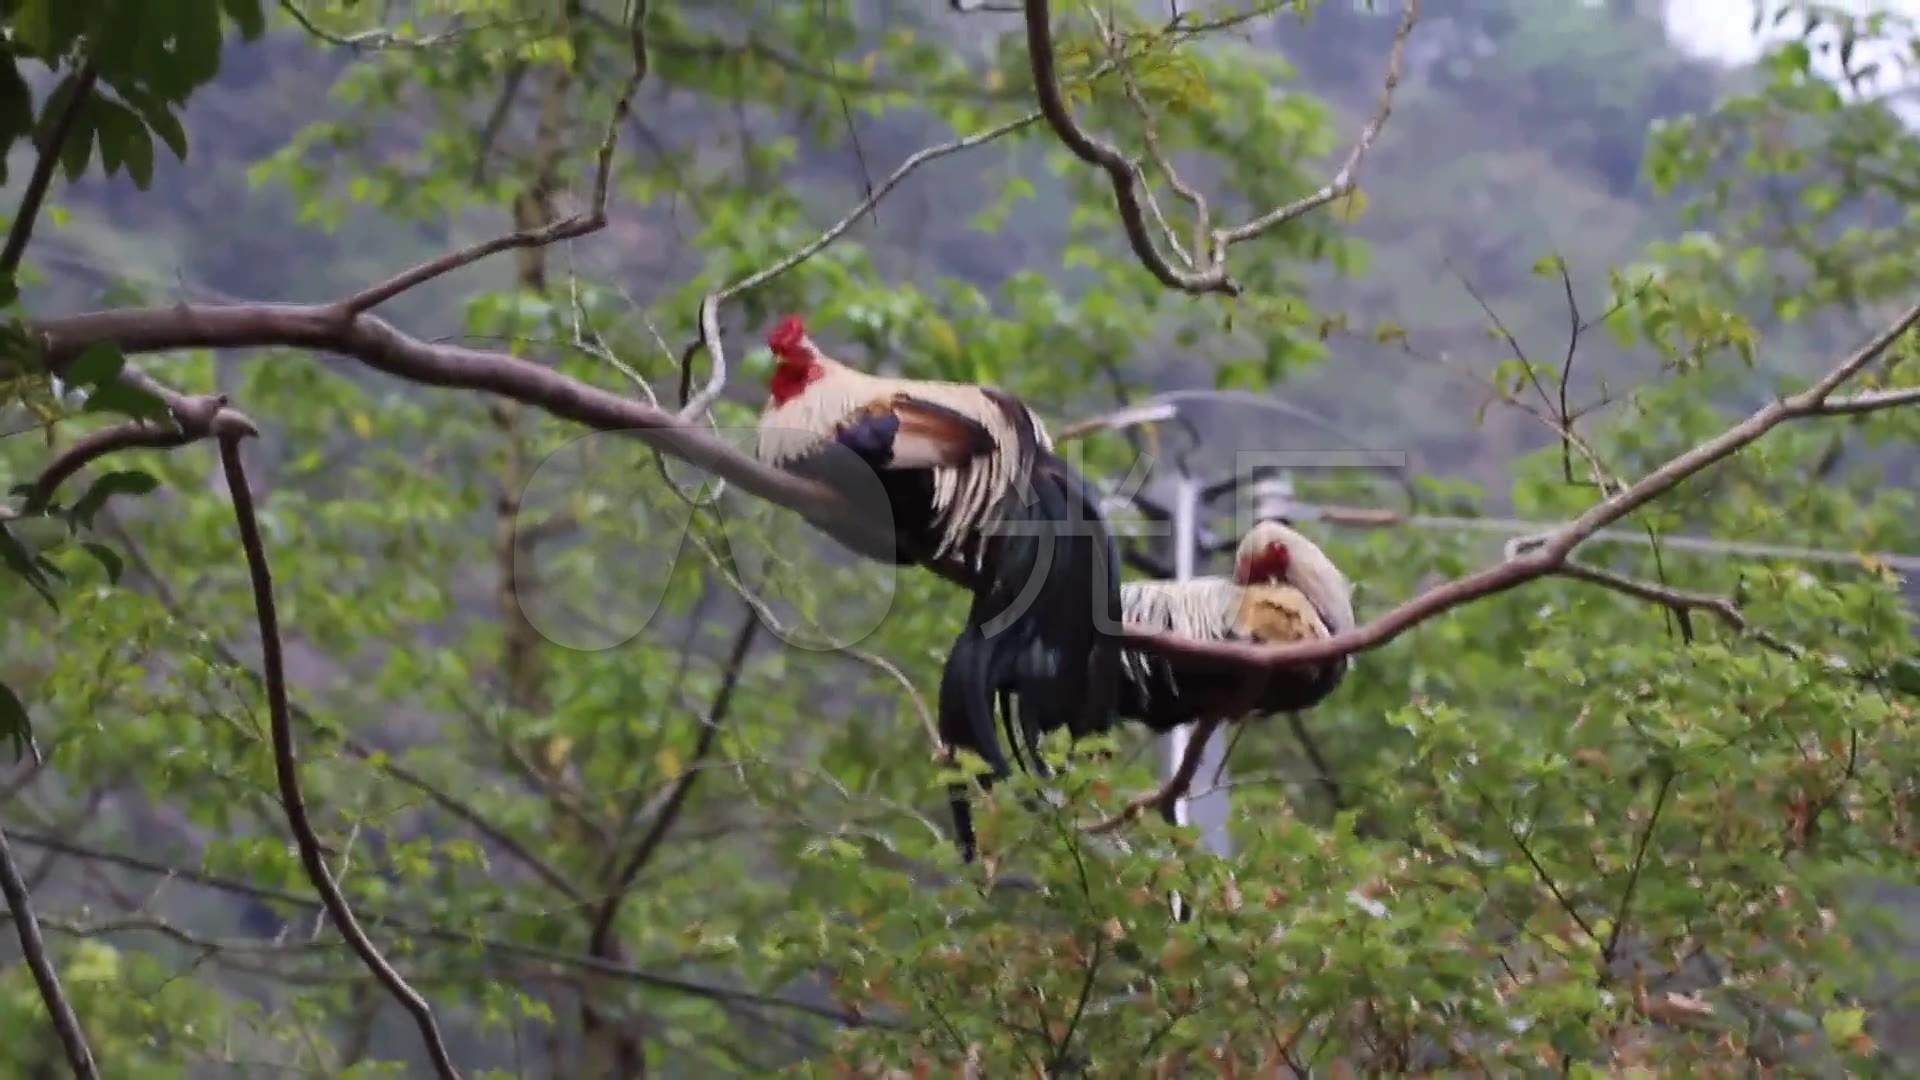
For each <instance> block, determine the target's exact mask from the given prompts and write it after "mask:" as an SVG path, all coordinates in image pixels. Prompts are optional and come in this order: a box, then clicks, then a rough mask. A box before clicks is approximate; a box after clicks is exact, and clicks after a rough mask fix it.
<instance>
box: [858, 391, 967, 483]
mask: <svg viewBox="0 0 1920 1080" xmlns="http://www.w3.org/2000/svg"><path fill="white" fill-rule="evenodd" d="M888 414H891V415H892V416H893V417H894V418H895V419H896V420H898V421H899V422H900V427H899V429H898V430H897V431H896V432H895V433H894V436H893V446H892V450H893V460H892V461H891V462H890V464H891V465H893V466H894V467H896V468H902V469H925V468H936V467H943V466H944V467H949V468H951V467H953V466H957V465H963V464H965V463H967V462H968V461H971V460H973V459H974V458H977V457H981V456H983V455H986V454H990V453H992V452H993V451H994V443H993V435H992V433H991V432H989V431H988V430H987V429H986V426H985V425H983V424H981V423H980V422H979V421H978V420H975V419H973V418H972V417H970V416H968V415H967V414H965V413H963V412H960V411H959V410H957V409H950V408H948V407H947V406H945V405H938V404H935V403H934V402H931V401H927V400H925V399H923V398H916V397H912V396H910V395H908V394H894V395H892V396H890V397H886V398H882V399H880V400H878V401H875V402H873V403H872V404H870V405H868V406H867V407H866V408H864V409H862V410H861V411H860V416H859V419H860V420H868V419H872V418H879V417H882V416H885V415H888Z"/></svg>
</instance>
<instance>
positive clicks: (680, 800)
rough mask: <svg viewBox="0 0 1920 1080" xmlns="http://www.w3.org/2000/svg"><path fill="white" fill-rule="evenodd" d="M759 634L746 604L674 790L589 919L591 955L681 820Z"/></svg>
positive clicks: (601, 948) (600, 948)
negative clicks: (718, 685) (604, 898)
mask: <svg viewBox="0 0 1920 1080" xmlns="http://www.w3.org/2000/svg"><path fill="white" fill-rule="evenodd" d="M759 630H760V613H759V611H757V610H756V609H754V608H753V607H752V606H751V605H748V606H747V617H746V621H745V622H743V623H742V624H741V626H740V632H739V633H738V634H736V635H734V639H733V651H732V652H731V653H730V654H728V656H727V664H726V667H725V669H724V670H723V671H722V672H721V675H720V688H719V689H718V690H716V691H715V692H714V696H713V708H711V709H709V710H708V711H707V715H705V716H703V717H701V718H700V734H699V735H698V736H697V737H695V739H694V745H693V755H692V757H691V758H690V759H689V760H688V761H687V764H686V765H685V766H684V767H683V768H682V770H681V772H680V775H679V776H677V777H675V778H674V781H673V786H672V787H671V788H669V789H668V791H667V794H666V798H665V799H663V800H662V801H661V804H660V809H659V810H658V811H656V812H655V814H654V816H653V823H652V825H650V826H649V827H648V829H647V832H646V834H645V835H644V836H642V837H641V838H640V842H639V843H637V844H635V845H634V848H633V852H632V854H630V855H628V856H627V861H626V864H625V865H624V866H622V867H621V868H620V873H619V875H618V876H617V877H616V878H615V880H614V884H613V888H612V889H611V890H610V891H609V892H608V894H607V898H606V900H605V901H604V902H603V903H602V904H601V905H600V910H599V912H598V913H596V914H595V916H594V920H593V932H592V933H591V934H589V935H588V939H587V952H588V954H589V955H592V956H606V955H608V953H609V950H608V948H607V946H608V943H609V940H608V939H609V938H610V937H611V935H612V933H613V924H614V922H615V920H616V919H618V918H619V915H620V905H621V904H622V903H624V902H625V900H626V898H627V891H628V890H629V889H631V888H633V883H634V881H635V880H636V879H638V878H639V876H640V872H641V871H642V870H644V869H646V866H647V863H648V862H649V861H650V860H652V858H653V855H654V853H655V852H656V851H658V850H659V849H660V843H661V841H663V840H665V839H666V837H667V833H668V832H669V831H670V830H671V829H672V828H673V825H674V822H675V821H676V820H677V819H678V818H679V816H680V809H681V807H682V806H684V805H685V804H686V800H687V796H688V795H689V794H690V793H691V792H692V791H693V785H694V783H695V782H696V781H697V780H698V779H699V777H700V774H701V772H702V770H701V769H700V768H699V766H700V764H701V762H703V761H705V760H706V757H707V755H708V754H709V753H711V752H712V751H713V744H714V743H715V742H716V741H718V738H719V735H720V725H721V724H722V723H723V722H725V720H726V717H727V710H728V708H729V707H731V706H732V704H733V692H734V690H735V688H737V687H738V686H739V685H740V673H741V671H742V670H744V669H745V667H746V662H747V653H748V651H749V650H751V649H752V648H753V640H754V637H755V635H756V634H758V633H759Z"/></svg>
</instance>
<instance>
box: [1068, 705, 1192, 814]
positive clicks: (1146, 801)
mask: <svg viewBox="0 0 1920 1080" xmlns="http://www.w3.org/2000/svg"><path fill="white" fill-rule="evenodd" d="M1220 724H1221V721H1220V719H1219V718H1218V717H1208V718H1206V719H1204V720H1199V721H1196V722H1195V723H1194V725H1193V734H1192V735H1190V736H1189V737H1188V741H1187V752H1186V753H1184V754H1182V755H1181V756H1180V764H1179V766H1178V767H1177V768H1175V769H1174V770H1173V775H1172V776H1169V777H1167V781H1166V783H1164V784H1161V785H1160V786H1159V787H1158V788H1157V789H1155V790H1153V791H1149V792H1146V793H1145V794H1142V795H1136V796H1134V797H1133V798H1132V799H1131V800H1129V801H1128V802H1127V805H1126V806H1125V807H1122V808H1121V810H1120V812H1119V813H1117V814H1115V815H1113V816H1112V817H1109V818H1106V819H1104V820H1102V821H1097V822H1094V823H1092V824H1088V825H1082V826H1080V831H1082V832H1085V833H1091V834H1095V835H1098V834H1100V833H1108V832H1112V831H1114V830H1115V829H1118V828H1119V827H1121V826H1122V825H1125V824H1126V823H1127V822H1129V821H1132V820H1133V819H1134V818H1136V817H1139V816H1140V812H1141V811H1143V810H1149V809H1156V808H1157V809H1163V810H1164V809H1165V808H1166V807H1168V806H1170V805H1172V804H1173V801H1174V800H1176V799H1178V798H1180V796H1181V794H1182V793H1183V792H1185V791H1187V790H1188V789H1189V788H1191V787H1192V786H1193V775H1194V773H1196V772H1198V771H1200V756H1201V754H1202V753H1203V752H1204V751H1205V749H1206V745H1207V740H1208V739H1211V738H1212V737H1213V732H1214V729H1216V728H1218V727H1219V726H1220Z"/></svg>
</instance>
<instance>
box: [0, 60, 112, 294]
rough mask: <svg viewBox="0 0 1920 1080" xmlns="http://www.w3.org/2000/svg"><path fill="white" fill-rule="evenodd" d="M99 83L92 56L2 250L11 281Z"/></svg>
mask: <svg viewBox="0 0 1920 1080" xmlns="http://www.w3.org/2000/svg"><path fill="white" fill-rule="evenodd" d="M99 80H100V71H99V69H98V68H96V67H94V64H93V59H92V58H91V57H89V58H87V59H86V60H85V61H83V62H82V63H81V64H80V70H79V72H78V74H76V75H75V76H74V81H73V94H72V96H71V97H69V98H67V101H66V106H65V107H64V108H62V109H61V110H60V115H59V116H57V117H55V118H54V121H53V128H52V129H51V130H50V131H48V132H47V140H46V142H44V143H42V144H41V146H40V157H39V158H38V159H37V160H35V161H34V163H33V173H32V175H30V176H28V177H27V190H26V191H25V192H23V193H22V194H21V196H20V207H19V209H17V210H15V211H14V214H13V225H12V226H10V227H9V228H8V229H7V243H6V246H5V247H4V248H0V278H11V277H13V275H14V274H15V273H16V272H17V271H18V270H19V269H20V260H21V258H22V257H23V256H25V255H26V253H27V241H29V240H31V239H33V226H34V222H35V221H36V220H38V218H39V217H40V204H41V203H43V202H45V201H46V199H47V189H48V188H50V187H52V186H53V173H54V170H55V169H57V168H59V166H60V150H61V148H62V147H63V146H65V145H66V142H67V136H68V135H70V134H72V132H73V123H74V121H75V120H76V119H78V118H79V116H80V110H81V109H83V108H85V107H86V104H87V99H89V98H91V97H92V96H93V87H94V84H95V83H97V82H99Z"/></svg>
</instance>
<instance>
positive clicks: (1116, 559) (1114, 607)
mask: <svg viewBox="0 0 1920 1080" xmlns="http://www.w3.org/2000/svg"><path fill="white" fill-rule="evenodd" d="M1029 480H1030V484H1029V487H1028V489H1027V490H1025V491H1016V492H1015V493H1014V494H1013V495H1012V496H1011V497H1009V498H1008V500H1007V502H1006V505H1005V507H1004V509H1003V512H1002V519H1001V525H1000V526H999V528H998V529H997V530H995V531H994V532H992V533H991V534H989V535H988V536H986V537H985V538H984V546H983V552H984V558H983V559H982V566H981V571H982V572H981V579H980V581H979V583H978V585H977V586H976V587H975V591H974V598H973V604H972V606H971V608H970V609H969V611H968V612H967V622H966V626H965V627H964V628H963V629H962V630H961V632H960V636H959V637H958V638H957V639H956V640H955V641H954V645H953V649H952V651H951V652H950V653H949V654H948V656H947V664H946V668H945V670H944V671H943V672H942V674H941V680H940V725H939V726H940V736H941V738H942V739H944V740H946V741H947V742H948V743H949V745H952V746H955V747H963V748H966V749H970V750H972V751H974V752H975V753H977V754H979V755H980V756H981V757H982V758H983V759H984V760H985V761H986V763H987V765H988V767H989V768H990V769H991V772H990V773H989V774H988V775H986V776H982V777H980V778H979V780H980V782H981V784H982V786H989V785H991V783H992V782H993V781H995V780H998V779H1002V778H1004V777H1006V776H1008V775H1010V774H1011V769H1010V767H1009V765H1008V762H1007V758H1006V754H1005V753H1004V752H1003V751H1002V749H1001V746H1000V741H999V732H998V731H996V728H1002V729H1004V730H1005V732H1006V734H1007V738H1008V741H1009V743H1010V744H1011V749H1012V750H1013V754H1014V757H1015V760H1016V761H1017V762H1018V763H1019V765H1020V768H1021V769H1022V771H1029V770H1030V769H1031V770H1032V771H1038V772H1041V774H1042V775H1045V771H1046V770H1045V765H1044V764H1043V763H1040V762H1039V754H1038V752H1037V745H1036V744H1037V743H1038V741H1039V739H1040V737H1041V736H1042V735H1045V734H1047V733H1049V732H1052V731H1054V730H1057V729H1058V728H1061V727H1065V728H1067V730H1068V731H1069V732H1071V733H1072V735H1073V736H1074V737H1075V738H1079V737H1082V736H1085V735H1090V734H1095V733H1098V732H1104V731H1107V730H1110V729H1111V728H1112V727H1113V725H1114V723H1115V722H1116V712H1117V709H1118V706H1119V694H1120V647H1119V646H1120V643H1119V639H1118V638H1117V637H1116V636H1115V633H1116V632H1117V629H1118V627H1119V622H1120V555H1119V549H1118V547H1117V546H1116V545H1115V543H1114V541H1113V536H1112V533H1111V532H1110V530H1109V528H1108V525H1107V520H1106V515H1105V514H1103V513H1102V512H1101V510H1100V503H1099V497H1098V495H1097V494H1096V493H1095V492H1094V491H1093V490H1092V487H1091V485H1089V484H1088V483H1087V482H1086V481H1085V480H1084V479H1082V478H1081V477H1080V476H1079V475H1078V474H1077V473H1075V472H1074V471H1073V469H1071V468H1070V467H1069V466H1068V465H1067V464H1066V463H1065V462H1063V461H1061V460H1060V459H1059V458H1057V457H1055V456H1054V455H1052V454H1051V453H1048V452H1046V451H1040V452H1039V453H1038V455H1037V458H1036V461H1035V465H1034V468H1033V470H1032V473H1031V474H1030V477H1029ZM995 698H998V705H999V709H998V714H999V715H998V717H997V720H998V723H997V724H996V715H995V712H996V710H995V708H994V705H995ZM1016 720H1017V721H1018V723H1017V724H1016ZM1029 758H1031V759H1032V760H1033V761H1034V762H1036V765H1035V766H1032V767H1030V766H1029V765H1028V760H1029ZM951 794H952V800H951V804H952V809H953V814H954V828H955V834H956V840H957V841H958V843H959V845H960V849H961V857H962V859H964V860H966V861H969V862H970V861H972V858H973V854H974V838H973V827H972V820H971V815H970V813H969V812H968V810H967V806H966V799H965V792H964V790H960V791H955V792H953V793H951Z"/></svg>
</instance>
